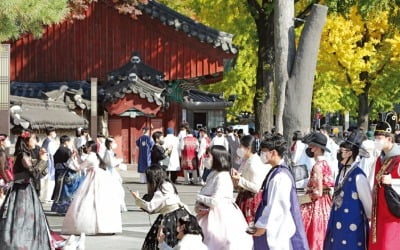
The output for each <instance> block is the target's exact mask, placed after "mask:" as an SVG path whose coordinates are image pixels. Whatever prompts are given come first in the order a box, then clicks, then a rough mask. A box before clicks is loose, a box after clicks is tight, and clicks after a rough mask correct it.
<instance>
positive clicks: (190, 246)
mask: <svg viewBox="0 0 400 250" xmlns="http://www.w3.org/2000/svg"><path fill="white" fill-rule="evenodd" d="M176 231H177V233H178V234H177V238H178V239H179V243H178V245H176V246H175V247H174V248H172V247H170V246H168V245H167V243H165V241H164V239H165V234H164V233H163V227H162V226H161V227H160V228H159V230H158V236H157V239H158V242H159V245H158V247H159V248H160V250H208V248H207V246H206V245H204V243H203V233H202V231H201V227H200V225H199V223H198V222H197V219H196V217H195V216H193V215H191V214H188V215H186V216H184V217H182V218H179V220H178V225H177V227H176Z"/></svg>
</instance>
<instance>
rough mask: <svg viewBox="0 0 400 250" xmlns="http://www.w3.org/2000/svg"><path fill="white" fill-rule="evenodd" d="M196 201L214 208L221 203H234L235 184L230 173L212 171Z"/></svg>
mask: <svg viewBox="0 0 400 250" xmlns="http://www.w3.org/2000/svg"><path fill="white" fill-rule="evenodd" d="M196 201H198V202H201V203H203V204H205V205H206V206H208V207H210V208H213V207H215V206H217V205H218V204H220V203H221V202H233V183H232V179H231V176H230V174H229V172H228V171H221V172H218V171H215V170H213V171H211V173H210V174H209V176H208V177H207V181H206V184H205V185H204V186H203V188H202V189H201V190H200V193H199V194H198V195H197V199H196Z"/></svg>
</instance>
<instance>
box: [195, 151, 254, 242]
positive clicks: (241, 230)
mask: <svg viewBox="0 0 400 250" xmlns="http://www.w3.org/2000/svg"><path fill="white" fill-rule="evenodd" d="M206 160H207V161H210V162H209V163H208V165H210V166H211V172H210V174H209V176H208V177H207V181H206V184H205V185H204V186H203V188H202V189H201V190H200V193H199V194H198V195H197V199H196V204H195V211H196V213H197V217H198V220H199V224H200V226H201V228H202V230H203V233H204V243H205V244H206V245H207V247H208V248H209V249H226V250H229V249H240V250H251V249H252V248H253V240H252V237H251V236H250V235H249V234H247V233H246V228H247V222H246V219H245V218H244V216H243V214H242V212H241V211H240V209H239V208H238V206H237V205H236V204H235V203H234V200H233V184H232V180H231V176H230V173H229V170H230V168H231V162H230V155H229V152H228V151H227V150H226V149H225V147H224V146H221V145H215V146H213V147H211V151H210V154H209V157H207V159H206Z"/></svg>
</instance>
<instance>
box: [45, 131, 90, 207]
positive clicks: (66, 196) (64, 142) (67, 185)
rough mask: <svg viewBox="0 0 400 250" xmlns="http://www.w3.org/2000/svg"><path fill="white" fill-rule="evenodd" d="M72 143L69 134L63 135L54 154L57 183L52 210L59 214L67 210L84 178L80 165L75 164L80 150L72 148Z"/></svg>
mask: <svg viewBox="0 0 400 250" xmlns="http://www.w3.org/2000/svg"><path fill="white" fill-rule="evenodd" d="M72 143H73V142H72V140H71V138H70V137H69V136H67V135H63V136H61V137H60V147H59V148H58V150H57V151H56V153H55V154H54V164H55V169H56V174H55V177H56V184H55V188H54V193H53V197H52V199H53V200H54V202H53V205H52V206H51V211H53V212H56V213H59V214H65V213H66V212H67V210H68V207H69V205H70V204H71V202H72V198H73V197H74V194H75V192H76V191H77V190H78V188H79V186H80V184H81V183H82V181H83V178H84V176H82V175H81V173H80V171H79V165H77V164H74V162H75V161H76V157H77V155H78V152H77V151H75V150H74V151H72V150H71V148H72Z"/></svg>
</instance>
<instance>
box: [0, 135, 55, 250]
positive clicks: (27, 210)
mask: <svg viewBox="0 0 400 250" xmlns="http://www.w3.org/2000/svg"><path fill="white" fill-rule="evenodd" d="M18 140H19V143H18V146H17V147H16V149H15V157H16V159H15V165H14V181H13V182H11V183H10V189H9V190H8V193H7V195H6V199H5V201H4V203H3V206H2V207H0V249H41V250H47V249H48V250H50V249H53V247H54V246H52V241H51V238H50V229H49V225H48V224H47V220H46V215H45V213H44V211H43V207H42V205H41V203H40V200H39V196H38V192H37V190H35V187H34V183H35V180H40V178H41V177H43V176H44V175H46V174H47V172H46V169H47V159H48V158H47V153H46V151H45V150H42V151H40V152H39V155H38V156H37V158H36V156H35V155H34V153H33V150H34V149H35V147H36V142H37V141H36V134H34V133H32V132H30V131H24V132H23V133H21V135H20V136H19V138H18ZM39 183H40V182H39ZM16 229H17V230H16Z"/></svg>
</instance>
